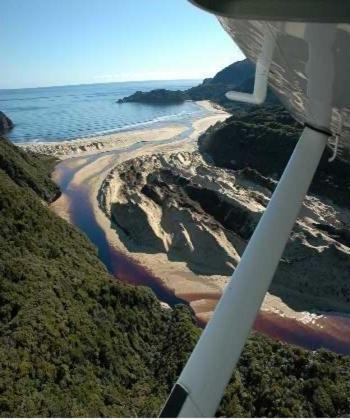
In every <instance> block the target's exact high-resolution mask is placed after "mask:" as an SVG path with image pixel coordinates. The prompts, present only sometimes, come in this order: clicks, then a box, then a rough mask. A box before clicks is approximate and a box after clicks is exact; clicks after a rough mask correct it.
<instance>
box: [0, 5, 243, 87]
mask: <svg viewBox="0 0 350 420" xmlns="http://www.w3.org/2000/svg"><path fill="white" fill-rule="evenodd" d="M0 51H1V65H0V88H2V89H6V88H24V87H38V86H55V85H68V84H84V83H106V82H116V81H134V80H175V79H203V78H205V77H211V76H213V75H214V74H215V73H216V72H217V71H218V70H220V69H222V68H223V67H225V66H227V65H228V64H231V63H233V62H234V61H237V60H241V59H242V58H244V57H243V55H242V53H241V52H240V50H239V49H238V47H237V46H236V45H235V44H234V43H233V41H232V40H231V39H230V38H229V36H228V35H227V34H226V33H225V31H224V30H223V29H222V27H221V26H220V24H219V22H218V21H217V19H216V18H215V17H214V16H212V15H210V14H208V13H206V12H204V11H202V10H200V9H197V8H196V7H194V6H193V5H192V4H190V3H189V2H188V1H187V0H2V1H1V14H0Z"/></svg>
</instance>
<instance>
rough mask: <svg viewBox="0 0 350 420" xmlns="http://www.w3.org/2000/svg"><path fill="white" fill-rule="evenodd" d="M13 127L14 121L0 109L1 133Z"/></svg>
mask: <svg viewBox="0 0 350 420" xmlns="http://www.w3.org/2000/svg"><path fill="white" fill-rule="evenodd" d="M11 128H13V122H12V121H11V120H10V118H8V117H7V116H6V115H5V114H4V113H3V112H1V111H0V134H4V133H6V132H7V131H9V130H11Z"/></svg>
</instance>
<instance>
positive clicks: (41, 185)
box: [0, 138, 60, 202]
mask: <svg viewBox="0 0 350 420" xmlns="http://www.w3.org/2000/svg"><path fill="white" fill-rule="evenodd" d="M56 162H57V160H56V159H55V158H52V157H50V156H44V155H37V154H34V153H28V152H25V151H24V150H22V149H21V148H19V147H14V146H13V144H12V143H11V142H9V141H8V140H6V139H4V138H1V139H0V170H2V171H4V172H5V173H6V174H7V175H8V176H9V177H10V178H11V179H12V180H13V181H14V182H15V183H16V184H17V185H19V186H21V187H29V188H30V189H31V190H33V191H34V192H35V193H37V194H38V195H39V197H41V198H42V199H44V200H46V201H48V202H51V201H54V200H55V199H56V198H57V197H58V195H59V193H60V192H59V188H58V187H57V185H56V184H55V183H54V182H52V180H51V179H50V176H49V175H50V173H51V172H52V170H53V168H54V166H55V164H56Z"/></svg>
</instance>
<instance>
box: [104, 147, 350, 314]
mask: <svg viewBox="0 0 350 420" xmlns="http://www.w3.org/2000/svg"><path fill="white" fill-rule="evenodd" d="M274 186H275V181H274V180H272V179H270V178H267V177H264V176H262V175H261V174H260V173H259V172H257V171H256V170H252V169H249V168H245V169H242V170H235V171H234V170H229V169H223V168H218V167H215V166H211V165H209V164H208V163H206V162H204V161H203V159H202V157H201V155H200V154H199V153H197V152H195V153H185V152H178V153H173V154H156V155H152V156H143V157H138V158H135V159H133V160H129V161H127V162H124V163H123V164H121V165H119V166H116V167H115V168H114V169H113V170H112V171H111V172H110V174H109V175H108V177H107V178H106V179H105V181H104V182H103V184H102V186H101V189H100V192H99V202H100V206H101V208H102V209H103V211H104V212H105V213H106V214H107V215H108V217H110V219H111V221H112V224H113V226H114V228H115V229H116V231H117V233H118V235H119V237H120V239H121V240H122V241H123V243H124V245H125V246H126V247H127V249H128V250H129V251H130V252H139V253H140V252H141V253H147V254H158V253H163V254H164V253H165V254H167V258H168V260H169V264H171V263H172V262H176V261H183V262H185V263H186V264H187V267H188V269H189V270H190V271H191V272H192V273H195V274H200V275H205V276H215V275H221V276H229V275H230V274H231V272H232V269H234V267H235V266H236V265H237V263H238V261H239V258H240V255H241V254H242V252H243V250H244V247H245V245H246V243H247V240H248V239H249V237H250V235H251V234H252V232H253V230H254V227H255V225H256V224H257V222H258V220H259V218H260V216H261V214H262V212H263V211H264V209H265V207H266V205H267V203H268V201H269V198H270V196H271V193H272V191H273V189H274ZM325 224H326V225H327V226H328V227H329V226H330V228H328V229H325V228H324V225H325ZM349 226H350V213H349V211H347V210H344V209H339V208H337V207H336V206H334V205H331V203H330V202H324V201H321V200H320V199H319V198H317V197H314V196H309V197H307V199H306V200H305V204H304V206H303V209H302V211H301V213H300V217H299V219H298V223H297V224H296V226H295V228H294V230H293V232H292V234H291V237H290V240H289V242H288V244H287V248H286V251H285V253H284V255H283V258H282V260H281V262H280V265H279V267H278V270H277V272H276V275H275V277H274V280H273V284H272V286H271V289H270V292H271V293H272V294H273V295H275V296H278V297H279V298H281V299H282V300H283V301H284V303H286V304H287V305H288V306H290V307H291V308H293V309H295V310H310V311H328V310H333V311H341V312H350V305H349V303H350V287H349V272H350V248H349V241H348V238H349V235H348V233H347V232H348V228H349ZM271 240H273V238H271ZM266 246H269V244H268V243H267V244H266Z"/></svg>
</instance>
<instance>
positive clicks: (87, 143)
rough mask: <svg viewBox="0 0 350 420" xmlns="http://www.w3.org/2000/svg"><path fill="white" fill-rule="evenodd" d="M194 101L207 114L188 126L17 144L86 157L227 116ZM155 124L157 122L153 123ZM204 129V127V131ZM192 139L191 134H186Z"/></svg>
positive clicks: (171, 125) (64, 155) (170, 135)
mask: <svg viewBox="0 0 350 420" xmlns="http://www.w3.org/2000/svg"><path fill="white" fill-rule="evenodd" d="M196 104H197V105H198V106H199V107H201V108H202V109H203V111H205V112H207V113H208V114H209V115H204V116H200V117H198V118H193V120H192V121H191V127H190V128H189V127H187V126H186V125H185V124H184V123H183V122H181V121H180V122H171V123H169V124H168V125H161V126H159V127H154V126H153V127H152V125H151V124H150V127H147V128H144V127H142V128H134V129H129V130H123V129H122V130H121V131H116V132H112V133H109V134H102V135H95V136H89V137H82V138H75V139H72V140H63V141H53V142H36V143H30V142H26V143H17V144H16V145H17V146H19V147H21V148H23V149H24V150H27V151H31V152H34V153H42V154H49V155H53V156H55V157H58V158H60V159H67V158H70V157H78V156H89V155H92V154H95V153H100V152H108V151H113V150H117V149H120V146H123V147H127V146H130V145H133V144H135V143H140V142H148V141H160V140H167V139H170V138H175V137H178V136H179V137H181V136H185V135H186V132H187V131H190V130H191V129H192V130H193V131H202V130H203V127H205V128H207V126H208V123H210V124H209V125H212V124H211V122H212V123H215V122H218V121H222V120H223V119H225V118H227V117H228V116H229V115H231V114H229V113H228V112H226V111H225V110H224V109H222V108H221V107H220V106H219V105H217V104H213V103H211V102H210V101H206V100H203V101H196ZM153 124H154V125H155V124H156V123H153ZM203 131H205V130H203ZM189 137H190V138H191V135H190V136H189Z"/></svg>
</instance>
